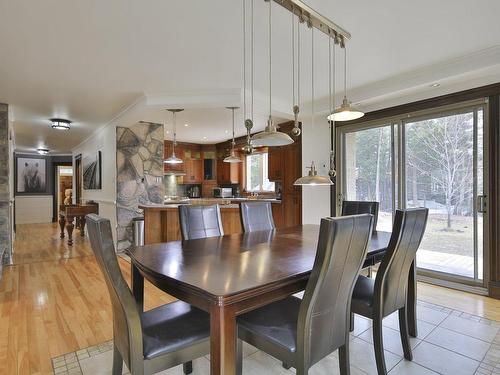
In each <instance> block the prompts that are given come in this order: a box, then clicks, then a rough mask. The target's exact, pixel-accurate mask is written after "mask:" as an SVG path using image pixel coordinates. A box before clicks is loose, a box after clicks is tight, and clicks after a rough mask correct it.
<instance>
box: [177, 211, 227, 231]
mask: <svg viewBox="0 0 500 375" xmlns="http://www.w3.org/2000/svg"><path fill="white" fill-rule="evenodd" d="M179 223H180V227H181V235H182V239H183V240H195V239H197V238H206V237H218V236H223V235H224V229H223V228H222V220H221V217H220V209H219V205H218V204H213V205H208V206H203V205H182V206H179Z"/></svg>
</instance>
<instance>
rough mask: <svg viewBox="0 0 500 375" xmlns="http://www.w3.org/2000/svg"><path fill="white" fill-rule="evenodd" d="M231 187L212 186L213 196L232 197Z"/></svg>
mask: <svg viewBox="0 0 500 375" xmlns="http://www.w3.org/2000/svg"><path fill="white" fill-rule="evenodd" d="M232 197H233V189H232V188H221V187H217V188H214V198H232Z"/></svg>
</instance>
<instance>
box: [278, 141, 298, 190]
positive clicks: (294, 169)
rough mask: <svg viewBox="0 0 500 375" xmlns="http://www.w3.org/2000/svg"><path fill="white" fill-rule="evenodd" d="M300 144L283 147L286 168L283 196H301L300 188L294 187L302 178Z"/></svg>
mask: <svg viewBox="0 0 500 375" xmlns="http://www.w3.org/2000/svg"><path fill="white" fill-rule="evenodd" d="M300 147H301V146H300V143H294V144H291V145H289V146H286V147H283V151H282V154H283V165H285V166H286V168H284V171H283V175H284V176H283V194H300V193H301V188H300V186H294V184H293V183H294V182H295V180H296V179H298V178H299V177H301V168H300V166H301V160H300V157H301V152H300V149H299V148H300Z"/></svg>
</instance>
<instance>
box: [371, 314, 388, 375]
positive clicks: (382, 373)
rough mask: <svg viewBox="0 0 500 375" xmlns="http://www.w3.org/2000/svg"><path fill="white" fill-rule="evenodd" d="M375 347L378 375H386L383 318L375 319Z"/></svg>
mask: <svg viewBox="0 0 500 375" xmlns="http://www.w3.org/2000/svg"><path fill="white" fill-rule="evenodd" d="M373 346H374V349H375V361H376V362H377V373H378V375H386V374H387V368H386V367H385V357H384V339H383V336H382V317H374V318H373Z"/></svg>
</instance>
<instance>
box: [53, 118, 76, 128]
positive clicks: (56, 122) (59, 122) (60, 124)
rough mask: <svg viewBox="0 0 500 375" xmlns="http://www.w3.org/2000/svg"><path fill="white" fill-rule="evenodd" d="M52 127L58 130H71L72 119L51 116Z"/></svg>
mask: <svg viewBox="0 0 500 375" xmlns="http://www.w3.org/2000/svg"><path fill="white" fill-rule="evenodd" d="M50 122H51V123H52V129H57V130H69V129H70V128H71V123H72V122H71V121H69V120H66V119H63V118H51V119H50Z"/></svg>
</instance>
